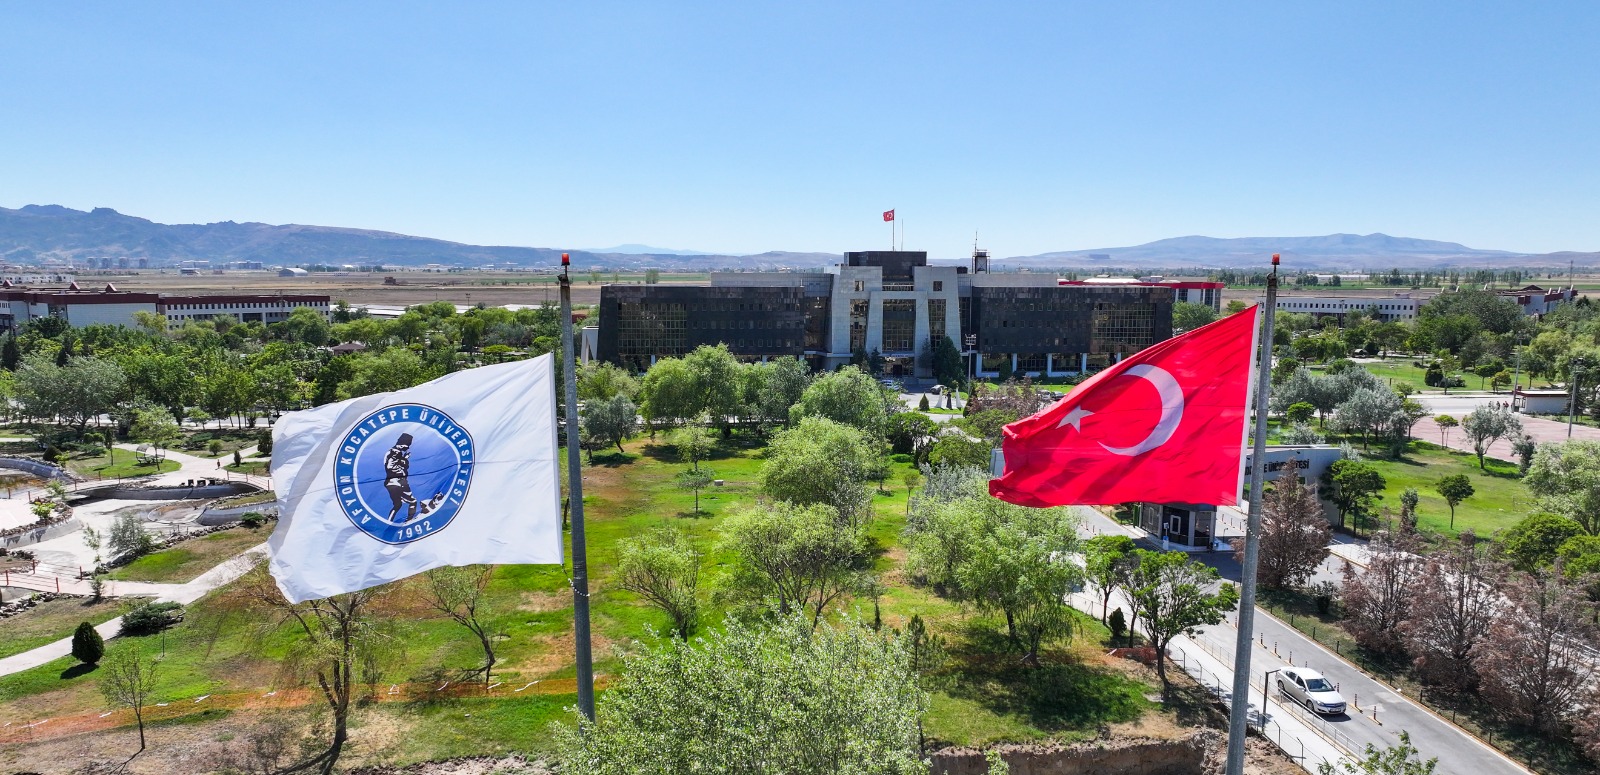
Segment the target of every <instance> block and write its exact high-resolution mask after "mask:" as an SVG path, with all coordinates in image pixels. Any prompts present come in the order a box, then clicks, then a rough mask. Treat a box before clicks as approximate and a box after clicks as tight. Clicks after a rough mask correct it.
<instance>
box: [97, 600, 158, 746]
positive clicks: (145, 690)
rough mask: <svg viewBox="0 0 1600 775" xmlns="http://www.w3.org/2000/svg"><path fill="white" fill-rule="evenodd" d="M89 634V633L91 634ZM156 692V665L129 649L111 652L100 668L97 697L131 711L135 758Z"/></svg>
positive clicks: (132, 648) (124, 647) (143, 742)
mask: <svg viewBox="0 0 1600 775" xmlns="http://www.w3.org/2000/svg"><path fill="white" fill-rule="evenodd" d="M91 632H92V630H91ZM155 689H156V661H155V660H154V659H152V658H150V657H146V656H144V655H143V654H141V653H140V652H139V649H138V648H137V647H135V646H133V645H125V646H122V647H120V648H116V649H112V650H111V653H110V654H108V655H106V658H105V662H104V663H103V664H102V665H101V676H100V695H101V696H102V697H104V698H105V700H106V702H109V703H111V704H113V705H121V706H123V707H126V708H128V709H129V710H131V711H133V720H134V722H135V723H137V724H138V725H139V750H138V751H137V752H135V753H134V755H135V756H138V755H139V753H142V752H143V751H144V748H145V741H144V709H145V706H146V705H148V704H149V702H150V698H151V696H152V695H153V694H154V693H155Z"/></svg>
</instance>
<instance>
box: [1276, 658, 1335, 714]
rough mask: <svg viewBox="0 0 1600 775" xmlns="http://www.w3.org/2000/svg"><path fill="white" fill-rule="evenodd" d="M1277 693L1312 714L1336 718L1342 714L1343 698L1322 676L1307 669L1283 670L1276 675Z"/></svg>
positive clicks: (1293, 668) (1292, 668)
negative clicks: (1302, 706)
mask: <svg viewBox="0 0 1600 775" xmlns="http://www.w3.org/2000/svg"><path fill="white" fill-rule="evenodd" d="M1278 691H1279V692H1282V693H1283V694H1284V696H1286V697H1288V698H1289V699H1291V700H1294V701H1295V702H1296V703H1299V704H1301V705H1304V706H1306V710H1309V711H1311V712H1312V713H1320V714H1323V715H1327V716H1338V715H1341V714H1343V713H1344V697H1343V696H1341V695H1340V694H1339V692H1337V691H1335V690H1334V688H1333V684H1332V683H1329V681H1328V679H1326V678H1323V677H1322V674H1321V673H1319V672H1317V671H1315V670H1312V669H1311V668H1309V667H1291V668H1285V669H1284V670H1282V671H1279V673H1278Z"/></svg>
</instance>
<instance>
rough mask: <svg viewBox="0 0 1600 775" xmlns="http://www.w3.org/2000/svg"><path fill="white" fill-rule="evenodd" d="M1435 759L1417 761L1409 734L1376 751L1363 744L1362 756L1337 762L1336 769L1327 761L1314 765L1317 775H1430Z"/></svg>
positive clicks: (1375, 747)
mask: <svg viewBox="0 0 1600 775" xmlns="http://www.w3.org/2000/svg"><path fill="white" fill-rule="evenodd" d="M1438 763H1439V759H1438V757H1434V758H1432V759H1429V760H1427V761H1421V760H1419V759H1418V758H1417V749H1416V748H1415V747H1413V746H1412V745H1411V735H1410V733H1407V732H1405V731H1402V732H1401V733H1400V744H1399V745H1393V746H1389V747H1388V748H1381V749H1380V748H1378V747H1377V746H1375V745H1373V744H1371V743H1367V749H1366V751H1365V752H1364V754H1363V757H1362V758H1360V759H1357V760H1355V761H1341V762H1339V766H1338V767H1334V766H1333V764H1332V763H1331V762H1323V763H1322V764H1320V765H1317V775H1433V768H1434V767H1435V766H1437V765H1438Z"/></svg>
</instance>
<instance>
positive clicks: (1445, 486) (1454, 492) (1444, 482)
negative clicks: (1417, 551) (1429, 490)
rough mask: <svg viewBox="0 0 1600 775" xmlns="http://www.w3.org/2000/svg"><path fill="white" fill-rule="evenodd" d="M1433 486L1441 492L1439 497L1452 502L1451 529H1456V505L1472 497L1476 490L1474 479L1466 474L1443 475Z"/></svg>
mask: <svg viewBox="0 0 1600 775" xmlns="http://www.w3.org/2000/svg"><path fill="white" fill-rule="evenodd" d="M1433 488H1434V490H1435V491H1437V492H1438V493H1439V497H1441V498H1444V500H1445V502H1446V503H1448V504H1450V529H1451V530H1455V529H1456V505H1457V504H1459V503H1461V502H1462V501H1464V500H1466V499H1468V498H1470V497H1472V493H1473V492H1474V490H1473V489H1472V480H1470V479H1468V478H1467V475H1466V474H1456V475H1454V476H1445V477H1441V478H1440V479H1439V482H1438V483H1437V484H1435V485H1434V486H1433Z"/></svg>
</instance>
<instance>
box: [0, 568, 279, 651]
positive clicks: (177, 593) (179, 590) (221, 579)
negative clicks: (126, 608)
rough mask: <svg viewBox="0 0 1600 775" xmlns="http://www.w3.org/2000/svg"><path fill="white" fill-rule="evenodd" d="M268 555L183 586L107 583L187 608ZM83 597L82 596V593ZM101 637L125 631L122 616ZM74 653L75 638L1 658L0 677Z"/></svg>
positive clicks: (217, 570)
mask: <svg viewBox="0 0 1600 775" xmlns="http://www.w3.org/2000/svg"><path fill="white" fill-rule="evenodd" d="M266 555H267V545H266V544H264V543H263V544H257V545H256V546H253V547H251V548H249V549H246V550H245V551H243V552H241V553H239V554H237V555H235V556H234V557H232V558H231V559H229V560H227V561H225V562H223V563H222V564H221V565H218V566H217V567H215V568H212V569H211V570H208V571H206V572H205V573H202V574H200V576H199V577H197V578H195V579H194V580H193V581H190V582H188V583H184V584H152V583H148V582H140V581H120V582H108V583H109V584H115V585H117V593H118V594H120V595H141V596H143V595H148V596H150V597H153V598H155V599H156V600H157V601H162V602H165V601H171V602H174V603H183V604H184V605H188V604H189V603H193V602H194V601H196V600H199V599H200V598H202V597H204V596H205V594H206V593H207V592H210V591H211V590H213V589H216V588H217V587H220V586H222V585H224V584H227V583H228V582H230V581H233V580H234V579H237V578H239V577H240V576H243V575H244V574H245V572H246V571H249V570H250V568H251V567H253V566H254V565H255V564H256V562H257V561H259V560H260V559H261V558H263V557H265V556H266ZM80 594H81V593H80ZM94 629H95V631H96V632H98V633H100V637H102V638H105V639H106V640H110V639H112V638H115V637H117V634H118V631H119V630H121V629H122V617H120V616H119V617H117V618H115V619H112V620H111V621H108V622H106V623H105V624H102V625H100V626H98V627H96V628H94ZM71 653H72V638H70V637H67V638H62V639H61V640H58V641H55V642H54V643H47V644H45V645H43V646H40V647H38V648H36V649H33V650H31V651H24V652H22V653H21V654H14V655H12V656H9V657H6V658H4V659H0V675H11V674H12V673H20V672H22V671H23V670H30V669H32V668H35V667H38V666H40V665H43V664H46V663H48V662H53V661H55V660H57V659H60V658H62V657H64V656H67V655H68V654H71Z"/></svg>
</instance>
